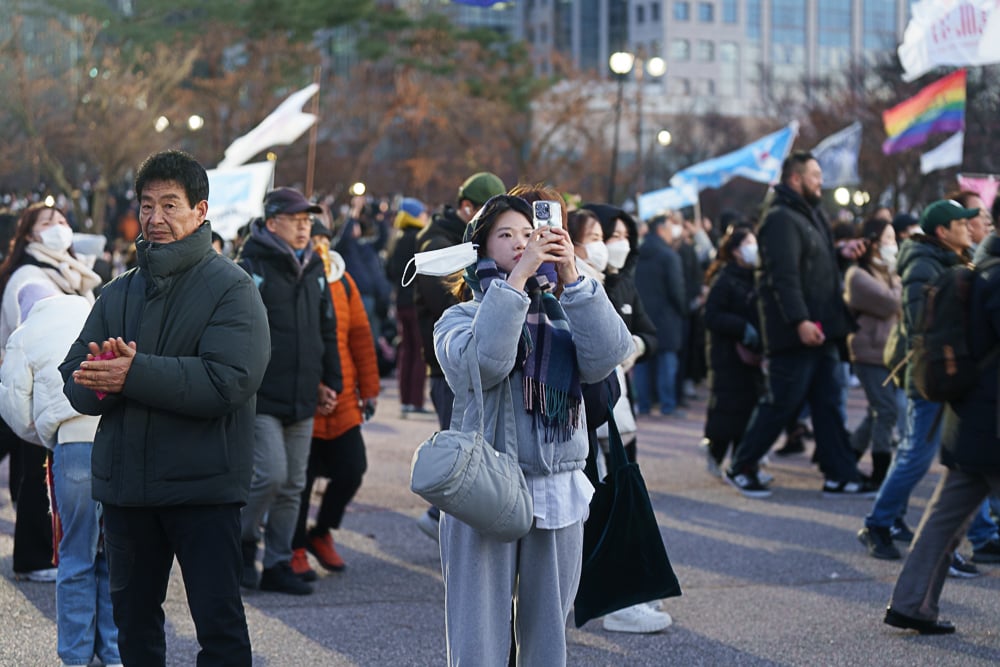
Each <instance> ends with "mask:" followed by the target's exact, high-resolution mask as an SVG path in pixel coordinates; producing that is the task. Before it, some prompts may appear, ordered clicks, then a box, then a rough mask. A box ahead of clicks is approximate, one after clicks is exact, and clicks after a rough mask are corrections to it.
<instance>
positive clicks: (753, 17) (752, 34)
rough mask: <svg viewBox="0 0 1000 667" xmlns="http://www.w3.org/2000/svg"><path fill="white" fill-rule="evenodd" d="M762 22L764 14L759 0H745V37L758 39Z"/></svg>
mask: <svg viewBox="0 0 1000 667" xmlns="http://www.w3.org/2000/svg"><path fill="white" fill-rule="evenodd" d="M763 22H764V15H763V13H762V12H761V8H760V0H747V39H752V40H754V41H759V40H760V33H761V26H762V24H763Z"/></svg>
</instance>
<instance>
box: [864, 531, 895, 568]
mask: <svg viewBox="0 0 1000 667" xmlns="http://www.w3.org/2000/svg"><path fill="white" fill-rule="evenodd" d="M858 542H861V544H863V545H865V547H867V548H868V555H869V556H871V557H872V558H880V559H882V560H899V559H900V558H902V557H903V554H901V553H899V549H897V548H896V545H895V544H893V543H892V536H891V535H890V529H889V528H885V527H883V526H865V527H864V528H862V529H861V530H859V531H858Z"/></svg>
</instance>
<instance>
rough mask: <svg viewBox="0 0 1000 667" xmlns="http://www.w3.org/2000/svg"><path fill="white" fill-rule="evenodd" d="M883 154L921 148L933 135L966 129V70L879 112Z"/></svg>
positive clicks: (951, 75) (938, 81)
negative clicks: (881, 126) (881, 123)
mask: <svg viewBox="0 0 1000 667" xmlns="http://www.w3.org/2000/svg"><path fill="white" fill-rule="evenodd" d="M882 122H884V123H885V134H886V140H885V143H883V144H882V152H883V153H885V154H886V155H892V154H893V153H899V152H900V151H905V150H907V149H909V148H915V147H917V146H921V145H923V144H924V143H925V142H926V141H927V138H928V137H929V136H930V135H931V134H933V133H935V132H958V131H959V130H964V129H965V70H964V69H960V70H958V71H957V72H953V73H952V74H949V75H948V76H946V77H944V78H943V79H938V80H937V81H935V82H934V83H932V84H930V85H929V86H926V87H924V88H922V89H921V90H920V92H919V93H917V94H916V95H914V96H913V97H911V98H910V99H908V100H906V101H904V102H901V103H900V104H897V105H896V106H894V107H893V108H891V109H889V110H887V111H885V112H883V113H882Z"/></svg>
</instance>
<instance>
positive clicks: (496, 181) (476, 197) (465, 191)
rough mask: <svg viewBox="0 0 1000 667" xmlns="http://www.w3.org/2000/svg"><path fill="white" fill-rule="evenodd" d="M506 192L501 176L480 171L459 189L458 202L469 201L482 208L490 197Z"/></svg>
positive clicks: (466, 180)
mask: <svg viewBox="0 0 1000 667" xmlns="http://www.w3.org/2000/svg"><path fill="white" fill-rule="evenodd" d="M505 192H507V188H506V186H504V184H503V181H501V180H500V177H499V176H497V175H496V174H493V173H490V172H488V171H480V172H478V173H475V174H473V175H472V176H469V177H468V178H467V179H465V182H464V183H462V185H461V187H459V188H458V201H462V200H463V199H468V200H469V201H471V202H472V203H473V204H475V205H476V206H482V205H483V204H485V203H486V201H487V200H488V199H489V198H490V197H493V196H495V195H502V194H503V193H505Z"/></svg>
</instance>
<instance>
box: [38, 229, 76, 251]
mask: <svg viewBox="0 0 1000 667" xmlns="http://www.w3.org/2000/svg"><path fill="white" fill-rule="evenodd" d="M38 237H39V238H40V239H41V242H42V245H43V246H45V247H46V248H48V249H49V250H51V251H53V252H66V251H67V250H69V247H70V246H71V245H73V230H72V229H70V228H69V227H67V226H66V225H52V226H51V227H46V228H45V229H43V230H42V232H41V234H39V235H38Z"/></svg>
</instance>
